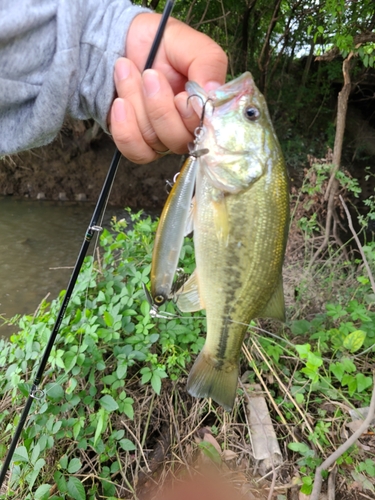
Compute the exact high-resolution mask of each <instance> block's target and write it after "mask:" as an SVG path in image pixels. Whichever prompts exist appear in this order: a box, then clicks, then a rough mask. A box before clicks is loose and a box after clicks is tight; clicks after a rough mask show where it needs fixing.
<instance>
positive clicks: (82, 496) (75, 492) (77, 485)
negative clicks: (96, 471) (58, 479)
mask: <svg viewBox="0 0 375 500" xmlns="http://www.w3.org/2000/svg"><path fill="white" fill-rule="evenodd" d="M67 486H68V493H69V495H70V496H71V497H72V498H74V500H86V493H85V488H84V487H83V484H82V483H81V481H80V480H79V479H78V478H77V477H74V476H71V477H70V478H69V481H68V485H67Z"/></svg>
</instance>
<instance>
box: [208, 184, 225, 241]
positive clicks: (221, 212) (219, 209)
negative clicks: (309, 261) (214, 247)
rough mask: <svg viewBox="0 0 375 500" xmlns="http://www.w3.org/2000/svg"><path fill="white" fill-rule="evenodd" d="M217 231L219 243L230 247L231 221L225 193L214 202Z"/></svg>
mask: <svg viewBox="0 0 375 500" xmlns="http://www.w3.org/2000/svg"><path fill="white" fill-rule="evenodd" d="M212 207H213V215H214V224H215V231H216V236H217V239H218V241H219V242H220V243H221V244H223V245H224V246H227V245H228V236H229V220H228V211H227V203H226V200H225V196H224V194H223V193H220V194H219V195H218V196H217V197H216V199H214V200H212Z"/></svg>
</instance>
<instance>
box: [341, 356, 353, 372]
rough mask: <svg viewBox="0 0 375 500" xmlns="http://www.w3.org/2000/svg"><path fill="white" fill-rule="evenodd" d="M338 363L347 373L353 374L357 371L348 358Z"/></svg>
mask: <svg viewBox="0 0 375 500" xmlns="http://www.w3.org/2000/svg"><path fill="white" fill-rule="evenodd" d="M340 363H341V364H342V365H343V367H344V369H345V371H346V372H347V373H353V372H355V371H356V370H357V368H356V366H355V364H354V363H353V361H352V360H351V359H349V358H342V359H341V361H340Z"/></svg>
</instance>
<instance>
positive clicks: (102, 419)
mask: <svg viewBox="0 0 375 500" xmlns="http://www.w3.org/2000/svg"><path fill="white" fill-rule="evenodd" d="M106 417H107V414H106V411H105V410H104V409H103V408H100V410H99V411H98V420H97V424H96V429H95V436H94V445H96V443H97V442H98V440H99V438H100V436H101V434H102V432H103V430H104V428H105V424H106Z"/></svg>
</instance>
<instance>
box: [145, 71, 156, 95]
mask: <svg viewBox="0 0 375 500" xmlns="http://www.w3.org/2000/svg"><path fill="white" fill-rule="evenodd" d="M142 79H143V88H144V91H145V94H146V97H154V96H155V95H156V94H157V93H158V92H159V90H160V82H159V76H158V74H157V72H156V71H155V70H152V69H148V70H147V71H145V72H144V73H143V75H142Z"/></svg>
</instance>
